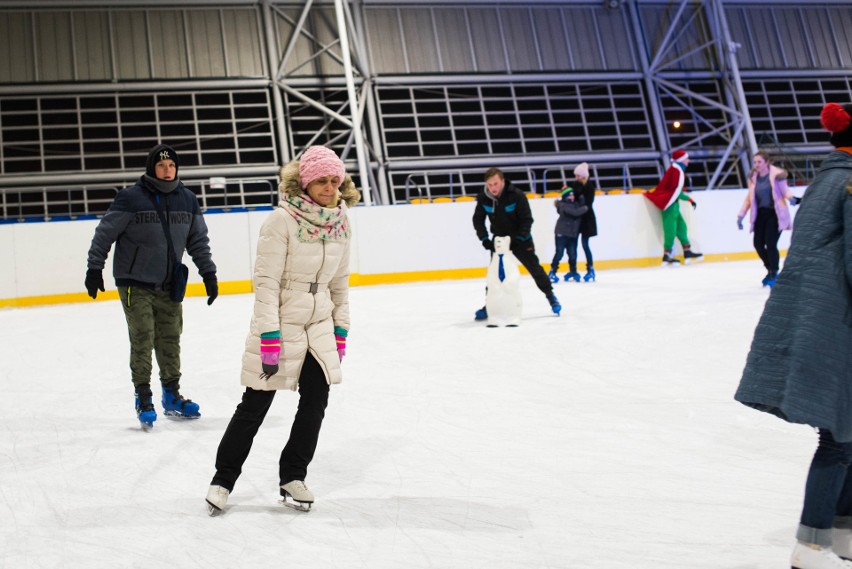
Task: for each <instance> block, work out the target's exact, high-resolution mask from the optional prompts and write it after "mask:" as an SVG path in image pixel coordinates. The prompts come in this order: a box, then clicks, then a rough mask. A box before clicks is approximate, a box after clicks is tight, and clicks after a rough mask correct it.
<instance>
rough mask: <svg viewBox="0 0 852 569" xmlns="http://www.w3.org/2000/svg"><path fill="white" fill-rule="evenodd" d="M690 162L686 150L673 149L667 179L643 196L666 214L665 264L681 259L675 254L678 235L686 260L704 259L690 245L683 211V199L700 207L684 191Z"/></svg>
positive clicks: (666, 174) (674, 263)
mask: <svg viewBox="0 0 852 569" xmlns="http://www.w3.org/2000/svg"><path fill="white" fill-rule="evenodd" d="M688 165H689V154H687V153H686V151H684V150H675V151H674V152H672V164H671V166H669V167H668V169H666V172H665V174H663V179H662V180H660V183H659V184H657V187H656V188H654V189H653V190H651V191H650V192H645V193H644V194H643V195H644V196H645V197H646V198H648V199H649V200H651V203H653V204H654V205H655V206H657V207H658V208H660V211H661V212H662V215H663V264H669V265H676V264H678V263H680V259H677V258H676V257H672V246H673V245H674V240H675V237H677V239H678V241H680V244H681V245H682V246H683V258H684V261H686V262H690V261H700V260H701V258H702V257H703V256H704V255H703V254H702V253H696V252H695V251H693V250H692V248H691V247H690V245H689V236H688V235H687V231H686V221H684V219H683V216H682V215H681V214H680V205H679V203H678V202H680V201H688V202H689V203H690V205H691V206H692V207H693V209H694V208H696V207H698V204H696V203H695V200H693V199H692V198H690V197H689V196H687V195H686V194H685V193H683V190H684V185H685V184H686V167H687V166H688Z"/></svg>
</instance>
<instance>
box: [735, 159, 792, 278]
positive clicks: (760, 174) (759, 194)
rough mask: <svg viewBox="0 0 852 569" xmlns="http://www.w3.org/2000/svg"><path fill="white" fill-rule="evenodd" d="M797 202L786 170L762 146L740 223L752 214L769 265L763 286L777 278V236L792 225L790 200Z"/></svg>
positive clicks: (759, 251) (763, 257) (757, 242)
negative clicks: (747, 215) (747, 214)
mask: <svg viewBox="0 0 852 569" xmlns="http://www.w3.org/2000/svg"><path fill="white" fill-rule="evenodd" d="M788 200H789V201H790V203H791V204H793V205H796V204H798V203H799V201H800V198H797V197H795V196H794V195H793V190H791V189H790V188H789V187H787V171H786V170H784V169H782V168H778V167H777V166H773V165H772V161H771V160H770V159H769V154H767V153H766V152H765V151H763V150H761V151H760V152H758V153H757V154H755V155H754V167H753V168H752V170H751V174H749V177H748V194H746V199H745V201H744V202H743V206H742V207H741V208H740V212H739V214H738V215H737V227H739V228H740V229H742V228H743V218H744V217H745V214H746V212H747V211H749V212H750V216H751V231H752V233H754V249H755V251H757V254H758V255H759V256H760V260H761V261H763V265H764V266H765V267H766V276H765V277H763V281H762V282H763V286H770V287H771V286H772V285H774V284H775V279H777V278H778V264H779V255H778V239H779V238H780V237H781V232H782V231H784V230H785V229H792V228H793V222H792V220H791V219H790V208H788V207H787V201H788Z"/></svg>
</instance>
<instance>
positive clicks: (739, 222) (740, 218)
mask: <svg viewBox="0 0 852 569" xmlns="http://www.w3.org/2000/svg"><path fill="white" fill-rule="evenodd" d="M742 228H743V216H741V215H740V216H738V217H737V229H739V230H740V231H742Z"/></svg>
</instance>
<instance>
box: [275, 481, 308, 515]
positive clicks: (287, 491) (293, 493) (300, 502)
mask: <svg viewBox="0 0 852 569" xmlns="http://www.w3.org/2000/svg"><path fill="white" fill-rule="evenodd" d="M281 498H282V500H281V503H282V504H284V505H285V506H287V507H288V508H293V509H294V510H299V511H300V512H307V511H309V510H310V509H311V505H312V504H313V503H314V494H313V492H311V491H310V490H308V487H307V486H305V482H304V481H302V480H293V481H291V482H288V483H287V484H285V485H284V486H282V487H281Z"/></svg>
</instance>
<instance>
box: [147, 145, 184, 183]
mask: <svg viewBox="0 0 852 569" xmlns="http://www.w3.org/2000/svg"><path fill="white" fill-rule="evenodd" d="M162 160H171V161H172V162H174V163H175V179H177V177H178V169H179V168H180V161H178V155H177V152H175V149H174V148H172V147H171V146H168V145H166V144H158V145H157V146H155V147H154V148H152V149H151V152H150V153H148V161H147V162H146V163H145V174H147V175H148V176H149V177H151V178H155V179H156V178H157V172H156V169H155V168H154V167H155V166H156V165H157V162H160V161H162Z"/></svg>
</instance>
